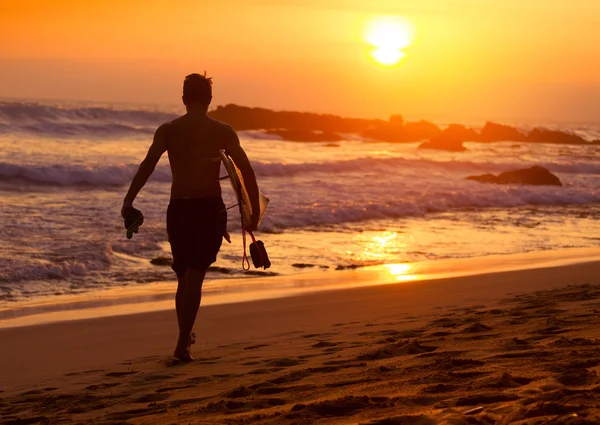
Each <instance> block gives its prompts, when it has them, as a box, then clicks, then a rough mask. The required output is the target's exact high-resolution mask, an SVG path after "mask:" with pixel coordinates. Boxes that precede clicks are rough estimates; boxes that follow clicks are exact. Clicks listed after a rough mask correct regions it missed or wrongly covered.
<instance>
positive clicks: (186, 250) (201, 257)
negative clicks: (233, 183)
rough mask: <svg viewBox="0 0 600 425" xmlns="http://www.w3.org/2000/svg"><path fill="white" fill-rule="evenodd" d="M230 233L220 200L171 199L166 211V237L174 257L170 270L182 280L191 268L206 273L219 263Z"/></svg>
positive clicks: (225, 212) (225, 213) (223, 205)
mask: <svg viewBox="0 0 600 425" xmlns="http://www.w3.org/2000/svg"><path fill="white" fill-rule="evenodd" d="M226 230H227V211H226V210H225V204H223V200H222V199H221V198H199V199H172V200H171V202H170V203H169V208H168V209H167V233H168V234H169V243H170V244H171V252H172V254H173V264H172V265H171V268H172V269H173V270H174V271H175V273H177V277H178V278H180V277H182V276H183V275H184V274H185V271H186V270H187V269H188V268H193V269H199V270H205V269H207V268H208V267H209V266H210V265H211V264H212V263H214V262H215V261H217V253H218V252H219V249H221V243H222V242H223V235H224V234H225V231H226Z"/></svg>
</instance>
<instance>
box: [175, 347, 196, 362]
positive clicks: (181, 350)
mask: <svg viewBox="0 0 600 425" xmlns="http://www.w3.org/2000/svg"><path fill="white" fill-rule="evenodd" d="M173 356H174V357H175V358H176V359H177V360H179V361H181V362H191V361H193V360H194V358H193V357H192V352H191V351H190V346H189V345H188V346H185V347H177V348H175V352H174V353H173Z"/></svg>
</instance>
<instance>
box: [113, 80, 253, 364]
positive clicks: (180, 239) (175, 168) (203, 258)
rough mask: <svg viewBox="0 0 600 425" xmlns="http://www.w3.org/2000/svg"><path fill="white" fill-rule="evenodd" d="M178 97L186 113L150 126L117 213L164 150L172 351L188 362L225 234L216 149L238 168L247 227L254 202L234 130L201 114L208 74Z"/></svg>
mask: <svg viewBox="0 0 600 425" xmlns="http://www.w3.org/2000/svg"><path fill="white" fill-rule="evenodd" d="M182 99H183V103H184V104H185V107H186V110H187V113H186V114H185V115H183V116H181V117H179V118H177V119H175V120H173V121H171V122H169V123H165V124H163V125H161V126H160V127H159V128H158V129H157V130H156V133H155V134H154V140H153V142H152V146H150V149H149V150H148V154H147V155H146V158H145V159H144V161H142V163H141V165H140V167H139V169H138V171H137V173H136V174H135V176H134V178H133V181H132V182H131V186H130V188H129V191H128V192H127V195H126V196H125V200H124V201H123V209H122V210H121V215H122V216H123V217H124V218H125V216H127V215H128V211H131V210H132V209H133V201H134V199H135V197H136V196H137V194H138V193H139V191H140V190H141V189H142V187H143V186H144V185H145V184H146V181H147V180H148V178H149V177H150V175H151V174H152V172H153V171H154V168H155V167H156V164H157V163H158V160H159V159H160V157H161V156H162V154H163V153H164V152H165V151H166V152H168V155H169V163H170V166H171V172H172V174H173V183H172V185H171V201H170V203H169V207H168V210H167V233H168V235H169V242H170V244H171V251H172V253H173V265H172V268H173V270H174V271H175V273H176V274H177V280H178V286H177V295H176V299H175V305H176V310H177V320H178V323H179V339H178V341H177V346H176V347H175V353H174V355H175V357H176V358H177V359H179V360H182V361H190V360H193V358H192V355H191V351H190V346H191V344H192V343H193V341H192V337H191V335H192V328H193V327H194V321H195V320H196V315H197V313H198V308H199V307H200V298H201V293H202V283H203V281H204V276H205V274H206V271H207V269H208V267H209V266H210V265H211V264H212V263H213V262H215V261H216V259H217V253H218V252H219V249H220V248H221V243H222V238H223V237H224V236H225V234H226V226H227V212H226V210H225V205H224V204H223V200H222V199H221V186H220V184H219V170H220V165H221V162H220V155H219V150H220V149H225V151H226V152H227V153H228V154H229V155H230V156H231V157H232V158H233V160H234V161H235V163H236V165H237V166H238V168H239V169H240V171H241V172H242V176H243V178H244V182H245V184H246V189H247V190H248V194H249V196H250V201H251V204H252V211H253V216H252V220H251V223H250V225H249V226H246V230H248V231H254V230H255V229H256V226H257V223H258V216H259V203H258V187H257V184H256V177H255V175H254V171H253V170H252V167H251V166H250V162H249V161H248V157H247V156H246V153H245V152H244V150H243V149H242V147H241V146H240V141H239V139H238V137H237V134H236V133H235V131H234V130H233V129H232V128H231V127H230V126H228V125H227V124H224V123H222V122H220V121H217V120H215V119H212V118H210V117H209V116H208V115H207V111H208V106H209V105H210V102H211V100H212V81H211V79H210V78H207V77H206V75H204V76H203V75H200V74H191V75H188V76H187V77H185V80H184V82H183V97H182Z"/></svg>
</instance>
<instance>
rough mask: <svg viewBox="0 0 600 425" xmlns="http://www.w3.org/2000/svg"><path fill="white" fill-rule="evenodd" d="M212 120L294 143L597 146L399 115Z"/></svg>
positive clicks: (247, 112) (236, 109) (573, 137)
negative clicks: (349, 139) (353, 138)
mask: <svg viewBox="0 0 600 425" xmlns="http://www.w3.org/2000/svg"><path fill="white" fill-rule="evenodd" d="M210 115H211V116H212V117H213V118H216V119H218V120H220V121H223V122H226V123H228V124H230V125H231V126H232V127H233V128H234V129H235V130H237V131H244V130H263V131H266V132H267V133H268V134H272V135H277V136H280V137H282V138H284V139H285V140H290V141H297V142H337V141H342V140H345V139H346V135H348V134H356V135H359V136H361V137H362V138H365V139H368V140H373V141H380V142H390V143H410V142H423V143H422V145H420V146H419V147H420V148H423V149H441V150H448V151H462V150H465V147H464V146H463V144H462V143H463V142H481V143H492V142H502V141H511V142H530V143H556V144H575V145H589V144H595V145H600V140H593V141H592V140H586V139H584V138H583V137H581V136H579V135H577V134H574V133H570V132H565V131H558V130H549V129H545V128H534V129H533V130H531V131H529V132H523V131H522V130H519V129H517V128H515V127H511V126H508V125H503V124H497V123H493V122H487V123H486V124H485V125H484V126H483V128H482V129H481V130H479V131H478V130H475V129H473V128H470V127H466V126H464V125H462V124H450V125H449V126H448V127H446V128H444V129H442V128H440V127H439V126H438V125H436V124H434V123H432V122H429V121H423V120H422V121H415V122H405V121H404V119H403V117H402V116H401V115H392V116H391V117H390V119H389V120H387V121H386V120H382V119H360V118H344V117H340V116H337V115H332V114H315V113H310V112H288V111H273V110H269V109H264V108H250V107H246V106H238V105H233V104H230V105H225V106H218V107H217V108H216V109H214V110H213V111H211V112H210Z"/></svg>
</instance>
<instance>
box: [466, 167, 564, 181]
mask: <svg viewBox="0 0 600 425" xmlns="http://www.w3.org/2000/svg"><path fill="white" fill-rule="evenodd" d="M467 180H475V181H478V182H481V183H495V184H526V185H535V186H562V183H561V182H560V179H559V178H558V177H556V176H555V175H554V174H552V173H551V172H550V171H548V170H547V169H546V168H544V167H538V166H534V167H531V168H525V169H521V170H515V171H507V172H505V173H501V174H499V175H497V176H495V175H493V174H484V175H481V176H469V177H467Z"/></svg>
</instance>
